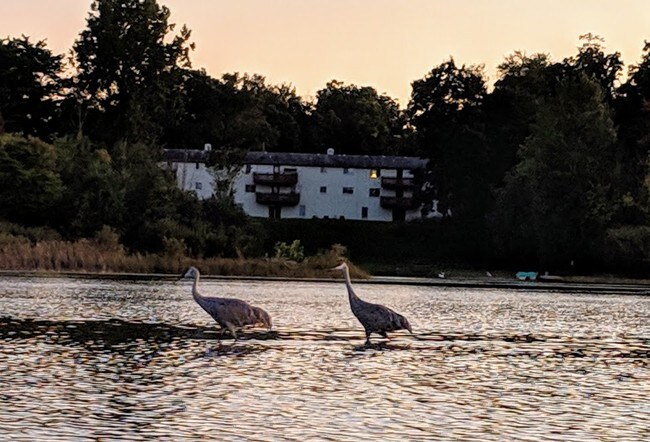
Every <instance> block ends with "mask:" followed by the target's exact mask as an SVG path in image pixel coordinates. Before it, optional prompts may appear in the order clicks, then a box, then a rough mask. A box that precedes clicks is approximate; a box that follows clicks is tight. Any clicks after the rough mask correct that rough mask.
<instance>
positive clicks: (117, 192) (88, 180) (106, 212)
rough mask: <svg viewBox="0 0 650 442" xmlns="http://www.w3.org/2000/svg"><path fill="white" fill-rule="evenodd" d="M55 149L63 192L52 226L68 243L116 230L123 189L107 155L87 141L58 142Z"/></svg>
mask: <svg viewBox="0 0 650 442" xmlns="http://www.w3.org/2000/svg"><path fill="white" fill-rule="evenodd" d="M54 147H55V149H56V151H57V170H58V173H59V176H60V177H61V180H62V181H63V182H64V183H65V190H64V192H63V195H62V198H61V202H60V203H59V204H58V206H57V210H56V211H55V212H54V213H53V214H52V217H51V226H52V227H56V228H57V229H59V230H60V231H61V232H62V233H64V234H65V236H66V237H68V238H71V239H72V238H79V237H91V236H93V235H94V234H95V233H96V232H98V231H100V230H101V229H102V227H103V226H111V227H113V228H115V229H119V228H120V227H121V226H122V225H123V222H124V218H125V207H124V205H123V200H124V188H123V186H122V180H121V176H120V175H119V174H118V173H117V171H116V169H115V168H114V165H113V159H112V158H111V156H110V154H109V153H108V151H107V150H106V149H103V148H99V147H97V146H96V145H95V144H93V143H92V142H90V140H88V139H87V138H73V137H66V138H60V139H57V140H55V141H54Z"/></svg>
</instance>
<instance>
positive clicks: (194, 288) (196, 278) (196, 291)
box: [192, 273, 203, 304]
mask: <svg viewBox="0 0 650 442" xmlns="http://www.w3.org/2000/svg"><path fill="white" fill-rule="evenodd" d="M192 296H193V297H194V300H195V301H196V302H198V303H199V304H201V302H200V301H201V300H203V296H201V294H200V293H199V274H198V273H195V274H194V284H192Z"/></svg>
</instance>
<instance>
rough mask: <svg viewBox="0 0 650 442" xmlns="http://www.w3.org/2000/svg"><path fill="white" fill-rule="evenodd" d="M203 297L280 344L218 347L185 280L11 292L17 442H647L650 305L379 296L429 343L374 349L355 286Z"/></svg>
mask: <svg viewBox="0 0 650 442" xmlns="http://www.w3.org/2000/svg"><path fill="white" fill-rule="evenodd" d="M203 289H204V291H205V292H206V293H215V294H216V293H220V294H224V295H225V296H238V297H241V298H243V299H246V300H249V301H251V302H254V303H255V304H256V305H260V306H262V307H263V308H265V309H266V310H268V311H269V312H270V313H271V314H272V316H273V317H274V322H275V326H274V330H273V331H271V332H266V331H263V330H260V329H249V330H246V331H245V332H244V334H243V336H242V339H240V340H239V341H233V340H232V339H230V338H229V337H227V336H226V337H225V338H224V339H221V340H220V339H219V336H220V331H219V329H218V327H217V326H216V325H215V324H214V322H213V321H212V319H211V318H210V317H209V316H207V315H206V314H205V313H203V312H202V311H201V310H200V308H198V306H196V305H195V304H194V302H193V300H192V299H191V296H190V295H189V288H188V287H187V285H183V284H173V283H160V282H138V281H105V280H104V281H92V280H74V279H69V280H60V279H51V280H50V279H34V280H31V281H30V280H26V279H21V278H6V279H5V280H3V284H2V285H1V286H0V312H2V317H1V318H0V387H1V388H0V403H1V404H2V407H0V434H1V435H2V438H6V440H25V441H27V440H30V441H31V440H47V441H58V440H66V441H68V440H98V439H102V440H124V439H129V440H151V439H156V440H170V441H171V440H173V441H177V440H192V439H216V440H225V441H241V440H252V441H256V440H257V441H267V440H296V441H304V440H326V441H327V440H332V441H334V440H335V441H353V440H354V441H357V440H450V439H457V440H458V439H460V440H485V441H494V440H535V441H537V440H567V441H573V440H589V441H590V440H604V441H608V440H611V441H614V440H616V441H617V442H618V441H625V440H630V441H632V440H634V441H637V440H643V439H648V438H650V430H649V429H650V417H649V416H650V405H649V404H650V402H648V400H647V392H648V391H650V371H649V370H648V368H649V361H650V359H649V358H648V356H649V355H650V321H649V319H650V298H643V297H636V296H628V297H620V296H594V295H589V294H583V295H567V294H558V293H543V292H536V293H531V294H527V293H521V292H518V293H512V292H506V291H490V290H483V291H481V290H450V289H444V288H442V289H441V288H426V287H414V286H409V287H402V286H372V285H364V286H363V287H360V288H359V289H358V292H359V294H360V296H362V297H364V298H365V299H368V300H371V301H375V302H382V303H385V304H388V305H391V307H394V308H395V309H396V310H397V311H400V312H401V313H403V314H405V315H406V316H407V317H408V318H409V320H410V321H411V323H412V324H413V326H414V332H415V333H414V335H413V336H411V335H409V334H408V333H407V332H405V333H402V332H398V333H394V334H392V336H391V339H390V340H385V339H379V338H377V339H373V341H374V342H373V344H372V345H371V346H365V345H363V342H364V335H363V330H362V329H361V327H360V325H359V324H358V323H357V322H356V319H355V318H354V317H353V316H352V314H351V313H350V311H349V307H348V305H347V299H346V297H345V290H344V288H343V286H342V285H339V284H305V283H292V284H286V283H282V284H281V283H262V282H254V283H250V284H248V283H246V282H242V281H236V282H228V281H219V282H207V283H206V284H204V286H203Z"/></svg>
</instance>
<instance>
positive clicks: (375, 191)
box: [369, 188, 379, 197]
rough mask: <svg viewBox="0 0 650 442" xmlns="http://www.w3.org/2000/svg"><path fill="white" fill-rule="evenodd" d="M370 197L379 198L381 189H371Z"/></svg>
mask: <svg viewBox="0 0 650 442" xmlns="http://www.w3.org/2000/svg"><path fill="white" fill-rule="evenodd" d="M369 195H370V196H372V197H377V196H379V189H378V188H374V189H370V193H369Z"/></svg>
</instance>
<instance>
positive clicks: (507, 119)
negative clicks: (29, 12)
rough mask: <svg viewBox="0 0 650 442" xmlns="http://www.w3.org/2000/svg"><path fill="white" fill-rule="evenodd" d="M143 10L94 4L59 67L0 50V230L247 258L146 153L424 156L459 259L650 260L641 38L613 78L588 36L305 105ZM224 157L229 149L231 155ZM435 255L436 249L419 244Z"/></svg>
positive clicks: (146, 4)
mask: <svg viewBox="0 0 650 442" xmlns="http://www.w3.org/2000/svg"><path fill="white" fill-rule="evenodd" d="M169 18H170V11H169V9H168V8H166V7H164V6H160V5H159V4H158V3H157V2H156V0H120V1H117V0H96V1H94V2H93V3H92V5H91V11H90V13H89V16H88V19H87V24H86V28H85V29H84V30H82V32H81V33H80V35H79V37H78V38H77V40H76V41H75V43H74V45H73V48H72V49H71V51H70V55H69V57H67V58H66V57H64V56H63V55H56V54H53V53H52V52H51V51H50V50H49V49H48V48H47V45H46V43H45V42H44V41H38V42H32V41H30V39H29V37H26V36H21V37H13V38H11V37H7V38H5V39H3V40H1V41H0V43H1V44H0V133H4V135H2V136H0V219H2V220H4V221H5V223H4V229H5V230H6V231H8V232H9V233H11V232H19V231H20V232H24V231H25V228H29V229H31V230H29V231H30V232H35V231H37V232H39V233H33V234H32V235H33V236H34V237H38V236H43V235H45V236H47V235H53V236H57V235H58V236H60V237H62V238H64V239H75V238H80V237H89V236H93V235H95V234H97V232H100V231H102V229H104V228H105V226H109V228H111V229H113V230H114V231H115V232H116V233H118V234H119V235H120V238H121V241H122V242H123V244H124V245H125V246H127V247H128V248H129V249H130V250H134V251H151V252H160V251H166V250H174V251H176V250H178V249H181V250H182V251H184V252H185V253H188V254H190V255H193V256H256V255H260V254H263V253H265V252H268V251H265V250H264V248H263V247H262V246H261V244H263V243H264V241H259V238H266V236H268V234H269V230H268V229H265V226H264V224H262V223H259V222H253V221H251V220H249V219H247V218H246V216H245V215H244V214H243V213H241V211H240V210H238V209H237V208H236V207H234V206H233V204H232V198H230V197H229V196H228V195H219V197H215V198H213V199H211V200H208V201H198V200H197V199H196V198H195V197H193V196H192V195H190V194H187V193H184V192H181V191H179V190H178V189H176V188H175V185H174V181H173V179H172V178H171V177H170V176H169V175H167V174H166V173H165V172H164V171H162V170H161V169H160V168H159V167H158V162H159V161H160V159H161V152H162V148H163V147H169V148H201V147H202V146H203V145H204V144H205V143H210V144H212V145H213V146H216V147H218V151H219V152H221V153H226V154H228V155H225V156H224V158H225V160H224V159H223V158H222V161H234V160H233V158H238V157H240V156H238V155H237V153H241V152H246V151H248V150H261V149H265V150H267V151H288V152H319V153H322V152H324V151H325V150H326V149H327V148H330V147H332V148H334V149H335V150H336V151H337V153H346V154H370V155H415V156H420V157H423V158H429V159H430V160H431V161H430V162H429V164H430V169H429V170H428V171H427V172H426V174H425V175H426V176H425V177H424V178H425V183H424V185H423V191H422V193H421V198H422V201H423V203H424V204H425V211H426V207H428V205H429V204H430V202H431V201H432V200H436V201H438V208H439V210H441V211H442V213H443V214H444V215H445V218H444V219H443V220H441V221H437V222H435V223H431V225H430V228H431V229H440V228H444V227H441V226H445V225H450V224H451V225H453V226H454V229H455V230H460V231H461V232H462V234H455V235H454V238H455V239H454V240H455V241H461V242H462V243H463V244H461V245H463V246H464V249H465V250H466V256H465V260H466V262H467V263H469V264H471V263H472V261H473V260H496V261H498V262H501V263H503V264H504V265H517V264H518V263H521V264H524V265H536V266H540V267H543V268H547V269H549V270H563V269H568V268H571V267H572V266H575V265H577V266H582V268H584V269H588V268H594V267H599V268H615V269H619V270H620V269H623V268H626V267H629V266H633V267H634V268H636V269H646V268H647V267H648V265H650V223H649V219H650V218H649V217H650V173H649V165H650V156H649V148H650V43H648V42H645V46H644V48H643V53H642V57H641V60H640V61H639V62H638V63H636V64H633V65H630V66H628V67H627V76H626V77H625V80H623V73H624V72H623V71H624V69H625V67H624V64H623V62H622V60H621V57H620V54H619V53H618V52H608V51H607V50H606V48H605V46H604V42H603V40H602V39H601V38H599V37H598V36H595V35H592V34H587V35H584V36H581V37H580V40H579V41H580V43H579V44H580V46H579V47H578V48H577V52H576V54H575V55H573V56H571V57H568V58H565V59H563V60H561V61H554V60H552V59H551V57H550V56H549V55H547V54H543V53H536V54H526V53H524V52H520V51H515V52H513V54H511V55H509V56H508V57H506V58H505V60H504V61H503V63H502V64H501V65H500V66H499V67H498V77H497V80H496V81H495V82H494V84H493V85H491V86H490V85H488V83H487V79H486V75H485V73H484V71H483V67H482V66H480V65H470V66H467V65H458V64H457V63H456V61H455V60H454V59H453V58H451V57H450V58H449V59H448V60H446V61H444V62H443V63H441V64H439V65H437V66H435V67H433V68H432V69H431V71H430V72H428V73H426V75H425V76H424V77H423V78H421V79H416V80H414V81H413V82H412V92H411V96H410V100H409V102H408V105H407V106H406V108H405V109H400V107H399V105H398V103H397V102H396V101H395V100H394V99H392V98H390V97H388V96H386V95H384V94H381V93H378V92H377V90H376V89H374V88H373V87H370V86H357V85H353V84H345V83H342V82H339V81H336V80H332V81H330V82H329V83H327V84H326V85H325V87H324V88H323V89H321V90H319V91H318V92H317V94H316V96H315V98H314V99H312V100H308V99H304V98H302V97H300V96H298V95H297V94H296V91H295V89H294V88H293V87H292V86H291V85H287V84H282V85H272V84H268V83H267V82H266V80H265V78H264V77H263V76H260V75H254V74H253V75H249V74H239V73H231V74H226V75H223V76H222V77H220V78H213V77H211V76H210V75H208V74H207V73H206V72H205V71H204V70H202V69H194V68H192V65H191V60H190V55H191V51H192V50H193V49H194V45H193V43H192V42H191V32H190V30H189V29H188V28H187V27H185V26H183V27H182V28H180V29H178V30H177V29H176V27H175V25H174V24H172V23H170V21H169ZM230 154H232V155H230ZM43 232H46V233H43ZM432 247H435V245H432Z"/></svg>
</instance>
